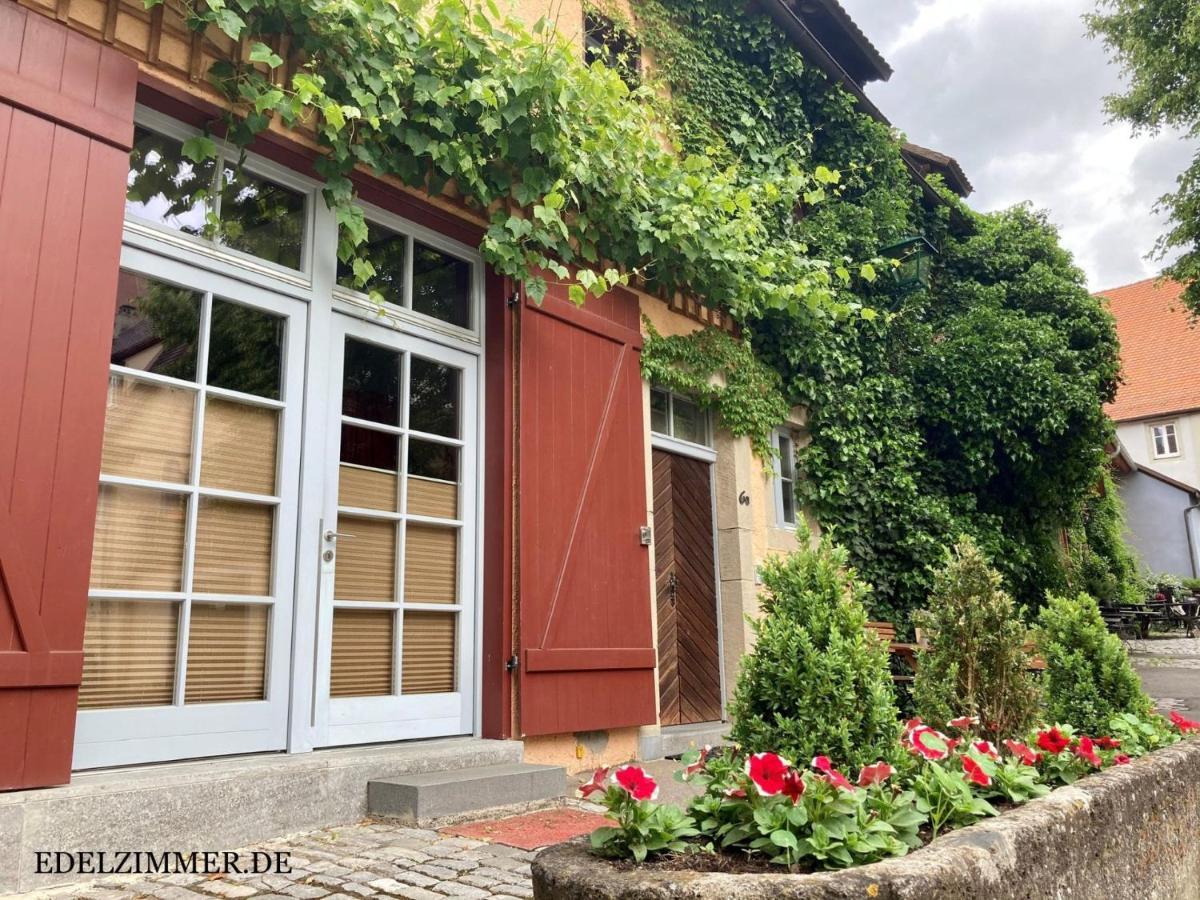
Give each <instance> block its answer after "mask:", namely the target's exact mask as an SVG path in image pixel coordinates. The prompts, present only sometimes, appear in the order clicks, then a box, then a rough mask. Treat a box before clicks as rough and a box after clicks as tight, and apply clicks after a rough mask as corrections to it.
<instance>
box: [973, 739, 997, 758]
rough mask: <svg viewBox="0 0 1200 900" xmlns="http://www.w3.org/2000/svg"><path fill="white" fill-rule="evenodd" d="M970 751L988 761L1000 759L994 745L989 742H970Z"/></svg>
mask: <svg viewBox="0 0 1200 900" xmlns="http://www.w3.org/2000/svg"><path fill="white" fill-rule="evenodd" d="M971 749H972V750H974V751H975V752H976V753H979V754H980V755H982V756H986V757H988V758H990V759H999V758H1000V751H999V750H997V749H996V745H995V744H993V743H992V742H991V741H971Z"/></svg>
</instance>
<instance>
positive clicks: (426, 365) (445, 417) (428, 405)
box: [408, 356, 462, 438]
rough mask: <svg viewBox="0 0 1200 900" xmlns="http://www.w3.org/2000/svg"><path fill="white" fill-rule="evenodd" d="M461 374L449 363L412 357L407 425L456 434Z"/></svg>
mask: <svg viewBox="0 0 1200 900" xmlns="http://www.w3.org/2000/svg"><path fill="white" fill-rule="evenodd" d="M461 375H462V373H461V372H460V371H459V370H458V369H455V368H452V367H451V366H443V365H442V364H441V363H436V362H433V361H432V360H428V359H422V358H421V357H419V356H414V357H413V358H412V362H411V379H412V393H411V395H410V397H409V401H408V427H409V428H411V429H412V430H413V431H425V432H428V433H429V434H439V435H443V436H445V437H452V438H456V437H458V436H459V426H458V403H459V388H460V382H461Z"/></svg>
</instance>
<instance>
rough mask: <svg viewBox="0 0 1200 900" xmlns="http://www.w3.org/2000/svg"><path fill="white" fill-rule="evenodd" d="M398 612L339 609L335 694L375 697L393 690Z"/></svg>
mask: <svg viewBox="0 0 1200 900" xmlns="http://www.w3.org/2000/svg"><path fill="white" fill-rule="evenodd" d="M395 618H396V614H395V613H394V612H392V611H391V610H390V609H380V610H374V609H335V610H334V611H333V657H332V661H331V663H330V671H329V695H330V696H331V697H372V696H381V695H385V694H390V693H392V656H393V654H392V635H393V631H392V629H393V628H394V624H395Z"/></svg>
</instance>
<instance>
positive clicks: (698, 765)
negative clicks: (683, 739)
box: [683, 744, 712, 778]
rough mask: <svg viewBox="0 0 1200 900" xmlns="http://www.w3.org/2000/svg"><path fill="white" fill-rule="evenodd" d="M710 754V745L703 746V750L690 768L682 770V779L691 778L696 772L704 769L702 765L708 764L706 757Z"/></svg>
mask: <svg viewBox="0 0 1200 900" xmlns="http://www.w3.org/2000/svg"><path fill="white" fill-rule="evenodd" d="M711 754H712V745H710V744H705V745H704V749H703V750H701V751H700V756H699V757H698V758H697V759H696V761H695V762H694V763H692V764H691V765H690V766H687V767H686V768H684V770H683V777H684V778H691V777H692V776H693V775H695V774H696V773H697V772H699V771H701V770H702V769H703V768H704V764H705V763H707V762H708V757H709V756H710V755H711Z"/></svg>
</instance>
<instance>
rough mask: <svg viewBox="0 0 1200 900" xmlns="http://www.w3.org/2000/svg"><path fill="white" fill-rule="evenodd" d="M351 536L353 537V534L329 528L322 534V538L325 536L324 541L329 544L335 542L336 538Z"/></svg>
mask: <svg viewBox="0 0 1200 900" xmlns="http://www.w3.org/2000/svg"><path fill="white" fill-rule="evenodd" d="M352 537H354V535H352V534H346V533H345V532H343V531H334V530H332V529H330V530H329V531H326V532H325V534H324V538H325V540H326V542H328V543H330V544H333V543H336V541H337V539H338V538H352Z"/></svg>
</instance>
